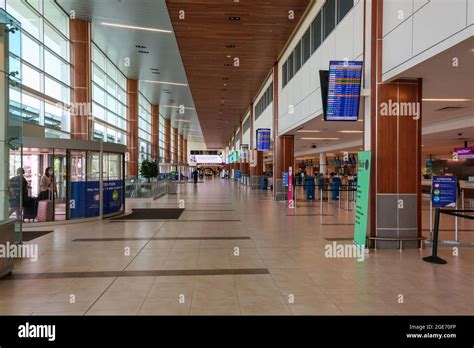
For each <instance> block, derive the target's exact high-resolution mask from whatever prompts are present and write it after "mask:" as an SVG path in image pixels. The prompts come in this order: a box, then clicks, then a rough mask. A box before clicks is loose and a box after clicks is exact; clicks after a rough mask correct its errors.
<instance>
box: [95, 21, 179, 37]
mask: <svg viewBox="0 0 474 348" xmlns="http://www.w3.org/2000/svg"><path fill="white" fill-rule="evenodd" d="M101 24H102V25H103V26H106V27H114V28H122V29H133V30H144V31H154V32H159V33H169V34H170V33H172V31H171V30H165V29H158V28H149V27H137V26H134V25H125V24H117V23H107V22H102V23H101Z"/></svg>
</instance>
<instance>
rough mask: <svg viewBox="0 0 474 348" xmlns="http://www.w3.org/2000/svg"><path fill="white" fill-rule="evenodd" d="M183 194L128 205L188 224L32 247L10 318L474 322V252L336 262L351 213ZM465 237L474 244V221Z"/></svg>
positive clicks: (87, 231) (239, 195)
mask: <svg viewBox="0 0 474 348" xmlns="http://www.w3.org/2000/svg"><path fill="white" fill-rule="evenodd" d="M179 192H180V193H179V194H178V195H174V196H172V195H170V196H166V197H163V198H161V199H159V200H157V201H153V202H152V201H150V200H145V199H137V200H133V201H129V202H128V207H127V208H128V209H131V208H147V207H148V208H150V207H153V208H166V207H170V208H174V207H178V204H179V201H180V200H184V203H185V208H186V210H185V212H184V213H183V214H182V215H181V217H180V218H179V220H178V221H159V222H157V221H149V222H147V221H136V222H133V221H132V222H130V221H127V222H110V221H103V222H93V223H83V224H74V225H67V226H60V227H56V228H55V229H54V233H51V234H48V235H45V236H42V237H40V238H38V239H35V240H34V241H32V242H31V243H37V244H38V246H39V254H40V255H39V259H38V261H37V262H36V263H34V262H30V261H27V260H23V261H21V262H18V263H17V264H16V268H15V275H14V277H13V278H10V279H7V280H1V281H0V314H4V315H11V314H26V315H29V314H51V315H65V314H77V315H83V314H86V315H98V314H107V315H113V314H132V315H135V314H142V315H143V314H157V315H163V314H164V315H189V314H192V315H196V314H205V315H212V314H229V315H247V314H249V315H253V314H297V315H298V314H315V315H318V314H319V315H327V314H330V315H331V314H334V315H342V314H363V315H369V314H387V315H396V314H474V298H473V296H472V293H473V285H474V275H473V264H474V248H461V249H459V255H458V256H455V255H453V250H452V248H448V247H441V248H440V250H439V255H440V256H441V257H443V258H444V259H446V260H447V261H448V264H447V265H432V264H428V263H425V262H423V261H422V260H421V258H422V257H423V256H425V255H429V254H430V249H429V248H426V249H425V250H418V249H416V250H404V251H403V252H399V251H398V250H376V251H371V252H370V254H368V255H366V257H365V259H364V261H363V262H358V261H357V259H354V258H327V257H325V246H326V245H328V244H332V243H334V242H335V243H342V244H350V243H351V240H350V239H351V236H352V230H353V226H352V223H353V221H354V216H353V211H346V210H339V209H337V208H336V207H335V206H334V205H329V206H328V207H325V215H324V216H320V215H318V213H319V206H318V204H315V205H313V206H312V207H311V206H307V207H301V208H298V209H297V212H296V215H297V216H288V215H289V214H288V213H289V212H288V210H287V208H286V206H285V204H284V203H275V202H273V201H272V200H271V199H270V195H271V193H270V192H262V191H255V190H250V189H248V188H246V187H242V186H240V185H239V184H235V183H233V182H230V181H225V180H219V179H215V180H212V181H206V182H205V183H204V184H199V185H196V186H194V185H180V187H179ZM423 214H424V215H423V222H424V228H427V226H429V224H428V221H429V220H428V219H429V211H426V210H424V211H423ZM450 219H451V218H450V217H446V219H445V218H444V217H443V226H442V227H443V229H451V228H453V221H452V220H450ZM49 229H51V228H49ZM459 229H460V230H462V231H461V232H460V233H459V236H460V241H461V242H469V241H470V242H472V241H473V238H472V236H473V235H474V231H473V230H474V226H473V224H472V222H466V221H462V222H461V221H459ZM35 230H36V231H37V230H38V228H35ZM45 230H48V228H45ZM425 233H427V234H429V232H428V231H425ZM440 237H441V239H452V238H453V232H452V231H443V232H441V234H440ZM26 244H28V243H26Z"/></svg>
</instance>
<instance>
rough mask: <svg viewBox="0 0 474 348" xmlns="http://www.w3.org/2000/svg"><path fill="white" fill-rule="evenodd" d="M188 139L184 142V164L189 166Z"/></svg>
mask: <svg viewBox="0 0 474 348" xmlns="http://www.w3.org/2000/svg"><path fill="white" fill-rule="evenodd" d="M188 158H189V157H188V139H184V140H183V163H184V164H188Z"/></svg>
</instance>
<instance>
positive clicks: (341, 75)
mask: <svg viewBox="0 0 474 348" xmlns="http://www.w3.org/2000/svg"><path fill="white" fill-rule="evenodd" d="M361 81H362V62H360V61H331V62H330V63H329V81H328V99H327V109H326V112H325V114H324V115H325V116H324V119H325V120H326V121H357V120H358V119H359V104H360V89H361Z"/></svg>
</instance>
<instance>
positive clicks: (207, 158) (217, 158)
mask: <svg viewBox="0 0 474 348" xmlns="http://www.w3.org/2000/svg"><path fill="white" fill-rule="evenodd" d="M189 160H190V162H191V163H206V164H221V163H222V162H223V159H222V155H191V156H190V157H189Z"/></svg>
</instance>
